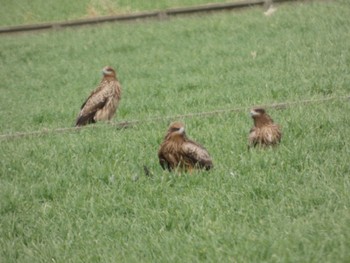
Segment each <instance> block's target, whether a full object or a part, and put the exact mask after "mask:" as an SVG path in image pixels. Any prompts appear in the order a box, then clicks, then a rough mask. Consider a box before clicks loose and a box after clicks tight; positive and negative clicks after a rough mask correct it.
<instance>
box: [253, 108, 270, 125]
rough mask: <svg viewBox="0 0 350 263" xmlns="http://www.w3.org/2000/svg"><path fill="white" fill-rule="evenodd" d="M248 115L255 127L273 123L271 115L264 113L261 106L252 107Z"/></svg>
mask: <svg viewBox="0 0 350 263" xmlns="http://www.w3.org/2000/svg"><path fill="white" fill-rule="evenodd" d="M250 115H251V116H252V118H253V120H254V125H255V126H257V127H261V126H263V125H266V124H271V123H273V120H272V119H271V117H270V116H269V115H268V114H267V113H266V111H265V109H263V108H253V109H251V110H250Z"/></svg>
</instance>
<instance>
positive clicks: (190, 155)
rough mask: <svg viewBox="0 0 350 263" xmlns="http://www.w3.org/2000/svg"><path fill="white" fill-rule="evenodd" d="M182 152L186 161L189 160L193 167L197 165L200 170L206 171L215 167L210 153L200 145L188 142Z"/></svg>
mask: <svg viewBox="0 0 350 263" xmlns="http://www.w3.org/2000/svg"><path fill="white" fill-rule="evenodd" d="M182 151H183V153H184V155H185V159H187V160H189V161H190V162H191V163H192V164H193V165H195V166H196V165H197V166H199V168H205V169H206V170H209V169H210V168H212V167H213V162H212V160H211V158H210V155H209V153H208V151H207V150H206V149H205V148H204V147H203V146H201V145H199V144H198V143H196V142H194V141H191V140H189V141H186V142H185V143H184V144H183V145H182Z"/></svg>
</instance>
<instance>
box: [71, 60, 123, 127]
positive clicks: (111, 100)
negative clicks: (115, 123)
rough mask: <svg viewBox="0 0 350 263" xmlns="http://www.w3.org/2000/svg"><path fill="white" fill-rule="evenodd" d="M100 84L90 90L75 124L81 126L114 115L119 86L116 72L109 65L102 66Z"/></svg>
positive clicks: (119, 92) (118, 98) (118, 96)
mask: <svg viewBox="0 0 350 263" xmlns="http://www.w3.org/2000/svg"><path fill="white" fill-rule="evenodd" d="M102 73H103V78H102V80H101V82H100V85H99V86H98V87H97V88H96V89H95V90H94V91H93V92H91V94H90V96H89V97H88V98H87V100H86V101H85V102H84V103H83V105H82V106H81V110H80V113H79V115H78V118H77V120H76V123H75V125H76V126H83V125H86V124H89V123H95V122H97V121H102V120H110V119H112V117H113V116H114V114H115V112H116V110H117V107H118V104H119V100H120V97H121V86H120V83H119V81H118V79H117V77H116V73H115V71H114V69H113V68H111V67H108V66H107V67H104V68H103V70H102Z"/></svg>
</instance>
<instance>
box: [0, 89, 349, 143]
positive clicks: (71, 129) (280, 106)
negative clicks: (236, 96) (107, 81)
mask: <svg viewBox="0 0 350 263" xmlns="http://www.w3.org/2000/svg"><path fill="white" fill-rule="evenodd" d="M334 100H350V95H349V96H343V97H327V98H318V99H307V100H299V101H291V102H281V103H273V104H264V105H255V106H251V107H237V108H230V109H220V110H214V111H207V112H196V113H187V114H180V115H173V116H158V117H154V118H146V119H142V120H130V121H120V122H108V123H109V125H111V126H115V127H117V128H119V129H123V128H128V127H132V126H136V125H142V124H145V123H151V122H163V121H169V120H176V119H184V118H194V117H209V116H213V115H219V114H225V113H230V112H242V111H247V110H248V109H251V108H254V107H262V108H267V109H268V108H270V109H271V108H274V109H285V108H288V107H291V106H293V105H305V104H312V103H326V102H329V101H334ZM101 127H104V126H98V125H87V126H83V127H66V128H56V129H43V130H40V131H31V132H15V133H9V134H0V140H11V139H12V140H13V139H19V138H24V137H31V136H43V135H50V134H59V133H69V132H78V131H80V130H82V129H96V128H101Z"/></svg>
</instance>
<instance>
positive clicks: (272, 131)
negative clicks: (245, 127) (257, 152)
mask: <svg viewBox="0 0 350 263" xmlns="http://www.w3.org/2000/svg"><path fill="white" fill-rule="evenodd" d="M250 115H251V116H252V118H253V120H254V127H253V128H252V129H251V130H250V132H249V138H248V140H249V147H255V146H262V147H265V146H272V145H276V144H278V143H279V142H280V141H281V137H282V133H281V128H280V127H279V126H278V125H277V124H274V122H273V120H272V119H271V117H270V116H269V115H268V114H267V113H266V111H265V110H264V109H262V108H255V109H252V110H251V111H250Z"/></svg>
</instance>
